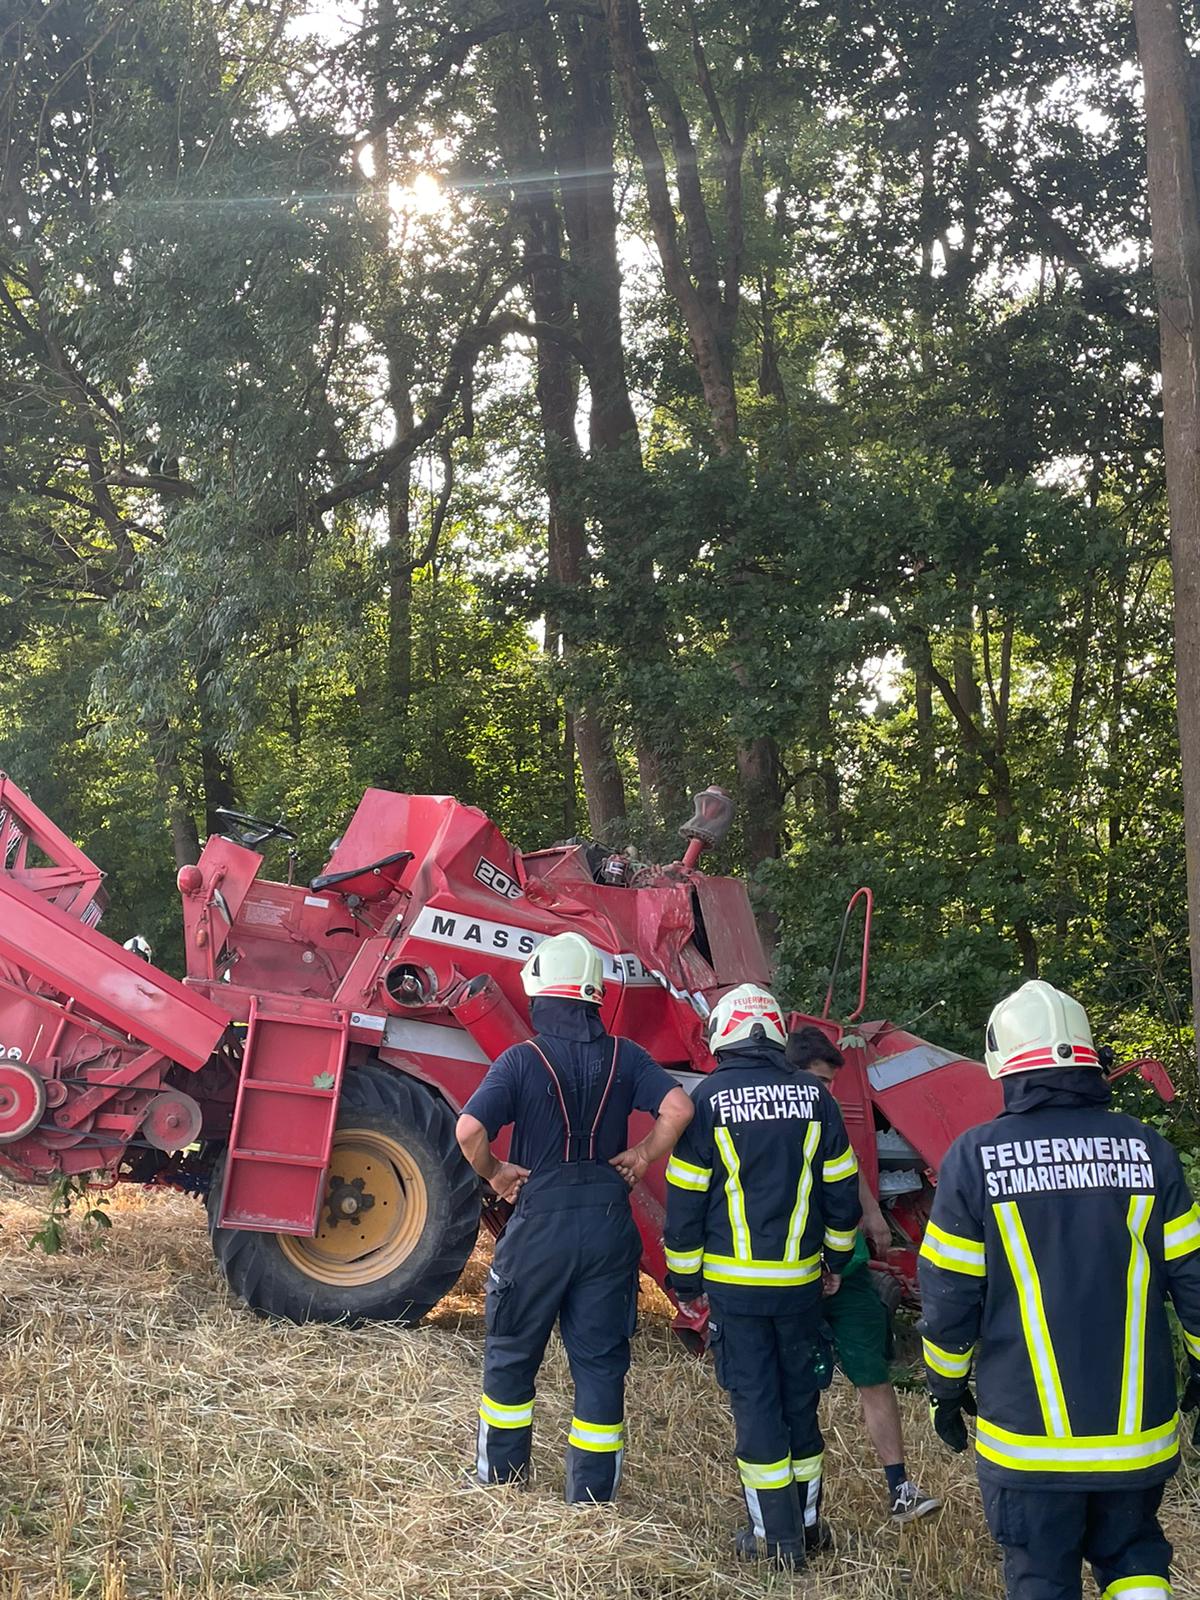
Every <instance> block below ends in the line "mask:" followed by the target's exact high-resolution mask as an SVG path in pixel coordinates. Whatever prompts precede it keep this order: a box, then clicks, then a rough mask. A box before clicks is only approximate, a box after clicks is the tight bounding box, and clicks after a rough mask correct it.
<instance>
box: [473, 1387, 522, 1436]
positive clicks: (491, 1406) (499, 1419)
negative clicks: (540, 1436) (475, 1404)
mask: <svg viewBox="0 0 1200 1600" xmlns="http://www.w3.org/2000/svg"><path fill="white" fill-rule="evenodd" d="M479 1415H480V1416H481V1417H482V1418H483V1420H484V1421H485V1422H486V1423H488V1424H489V1425H490V1426H491V1427H493V1428H528V1427H529V1426H530V1425H531V1424H532V1422H533V1401H532V1400H527V1401H525V1403H524V1404H523V1405H519V1406H502V1405H501V1404H500V1402H499V1401H498V1400H493V1399H492V1397H491V1395H487V1394H485V1395H481V1396H480V1397H479Z"/></svg>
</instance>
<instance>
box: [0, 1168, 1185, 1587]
mask: <svg viewBox="0 0 1200 1600" xmlns="http://www.w3.org/2000/svg"><path fill="white" fill-rule="evenodd" d="M112 1215H113V1228H112V1230H111V1234H109V1235H107V1236H106V1239H105V1243H104V1245H103V1247H102V1248H94V1247H92V1246H91V1245H89V1244H88V1243H87V1242H86V1238H85V1233H84V1230H82V1229H80V1228H79V1227H77V1226H75V1225H72V1227H71V1230H70V1244H69V1245H68V1249H67V1252H66V1253H64V1254H62V1255H59V1256H54V1257H47V1256H44V1255H42V1254H41V1253H40V1252H38V1251H32V1250H30V1249H29V1248H28V1247H27V1246H28V1240H29V1237H30V1235H31V1234H32V1233H33V1232H34V1230H35V1229H36V1227H37V1226H38V1224H39V1222H40V1220H41V1216H42V1203H41V1199H40V1197H39V1196H37V1195H36V1194H33V1193H32V1192H21V1191H17V1190H12V1189H7V1188H4V1187H2V1186H0V1307H2V1309H0V1600H83V1597H87V1600H134V1597H138V1600H142V1597H146V1600H150V1597H153V1600H160V1597H161V1600H184V1597H188V1600H241V1597H245V1596H251V1595H253V1596H258V1597H269V1600H290V1597H293V1596H302V1595H303V1596H307V1595H313V1596H329V1597H330V1600H560V1597H561V1600H584V1597H601V1596H604V1597H612V1600H625V1597H629V1600H633V1597H637V1600H652V1597H653V1600H675V1597H679V1600H682V1597H684V1596H688V1597H696V1600H703V1597H708V1596H712V1597H722V1600H723V1597H734V1596H748V1595H762V1594H777V1595H796V1596H799V1597H803V1600H817V1597H818V1596H819V1597H820V1600H885V1597H886V1600H891V1597H915V1600H928V1597H933V1596H945V1597H948V1600H949V1597H961V1600H996V1597H998V1596H999V1595H1000V1594H1001V1593H1002V1586H1001V1583H1000V1568H999V1560H998V1556H997V1553H996V1550H995V1548H994V1546H993V1545H992V1543H991V1541H990V1540H989V1539H988V1537H987V1534H986V1532H985V1530H984V1527H983V1522H982V1517H981V1514H980V1508H979V1495H978V1491H977V1489H976V1487H975V1483H974V1478H973V1474H972V1471H971V1467H970V1463H969V1461H967V1460H964V1459H955V1458H952V1457H950V1456H948V1455H947V1454H946V1453H945V1452H943V1451H942V1450H941V1448H940V1446H939V1445H938V1444H937V1442H936V1440H935V1439H933V1438H932V1436H931V1434H930V1431H929V1427H928V1423H927V1421H926V1419H925V1417H924V1414H923V1413H924V1407H923V1404H922V1402H921V1401H920V1399H919V1397H918V1396H916V1395H902V1396H901V1401H902V1406H903V1409H904V1412H905V1423H906V1428H907V1430H908V1436H909V1455H908V1459H909V1464H910V1468H911V1469H912V1472H913V1475H914V1476H916V1477H917V1478H919V1480H920V1482H921V1483H922V1485H923V1486H924V1487H926V1488H927V1489H929V1490H931V1491H932V1492H934V1493H936V1494H939V1495H943V1496H945V1497H946V1500H947V1506H946V1510H945V1511H944V1512H943V1513H942V1514H941V1516H940V1517H938V1518H936V1519H931V1520H929V1521H926V1522H922V1523H917V1524H913V1525H910V1526H909V1527H907V1528H903V1529H898V1528H893V1527H891V1526H890V1525H889V1524H888V1520H887V1515H886V1506H885V1502H884V1494H883V1477H882V1474H881V1473H880V1471H879V1469H878V1466H877V1465H876V1463H875V1461H874V1459H873V1457H872V1456H871V1453H870V1449H869V1446H868V1445H867V1443H866V1440H865V1437H864V1434H863V1430H862V1426H861V1422H860V1419H859V1414H858V1408H857V1403H856V1401H855V1398H854V1394H853V1391H852V1390H850V1389H849V1388H848V1387H847V1386H846V1385H845V1384H844V1382H843V1381H842V1380H840V1379H839V1380H837V1382H836V1383H835V1385H834V1388H833V1389H832V1390H831V1392H830V1394H829V1395H828V1396H827V1397H826V1399H825V1401H824V1403H823V1424H824V1427H825V1432H826V1440H827V1450H828V1454H827V1457H826V1461H827V1468H828V1477H827V1484H828V1487H827V1508H828V1511H829V1514H830V1517H831V1519H832V1521H833V1523H834V1527H835V1531H836V1534H837V1549H836V1551H835V1552H833V1553H832V1554H830V1555H828V1556H825V1557H823V1558H822V1559H821V1561H820V1564H819V1565H814V1566H813V1567H812V1568H810V1570H809V1571H808V1572H807V1573H806V1574H804V1575H803V1576H801V1577H798V1578H796V1579H791V1578H783V1577H778V1576H773V1575H771V1574H769V1573H767V1572H765V1571H763V1570H762V1569H760V1568H758V1567H756V1566H751V1567H745V1566H740V1565H739V1564H737V1563H736V1562H735V1561H734V1559H733V1557H732V1550H731V1540H732V1535H733V1532H734V1530H735V1529H736V1528H737V1527H738V1526H739V1525H740V1523H741V1522H742V1521H743V1520H744V1519H743V1516H742V1507H741V1503H740V1498H739V1495H738V1491H737V1482H736V1477H735V1473H734V1468H733V1464H732V1459H731V1457H732V1450H731V1443H732V1433H731V1428H730V1423H729V1418H728V1413H727V1411H726V1409H725V1405H724V1402H723V1400H722V1398H721V1395H720V1393H719V1391H718V1390H717V1388H716V1386H715V1384H714V1382H713V1377H712V1370H711V1367H710V1365H709V1364H708V1363H707V1362H703V1363H702V1362H697V1361H695V1360H693V1359H692V1358H691V1357H690V1356H688V1354H687V1353H686V1351H685V1350H684V1349H683V1348H682V1346H681V1345H679V1343H678V1342H677V1341H676V1340H675V1338H674V1336H673V1335H672V1334H671V1332H670V1329H669V1326H668V1320H667V1316H666V1303H665V1301H664V1300H663V1299H662V1297H661V1296H660V1295H659V1294H658V1293H657V1291H655V1290H653V1289H649V1290H647V1291H646V1293H645V1294H644V1296H643V1308H642V1318H641V1329H640V1332H639V1336H638V1338H637V1340H636V1341H635V1349H634V1362H633V1371H632V1373H631V1375H630V1382H629V1394H628V1416H629V1423H628V1435H629V1447H628V1451H627V1455H626V1468H625V1480H624V1483H623V1485H622V1490H621V1499H620V1503H619V1505H618V1506H616V1507H615V1508H609V1507H595V1508H588V1509H573V1508H569V1507H567V1506H564V1505H563V1504H562V1503H561V1500H560V1496H561V1493H562V1482H563V1468H562V1446H563V1442H564V1440H565V1435H566V1428H567V1424H568V1422H569V1420H570V1415H571V1393H570V1386H569V1382H568V1375H567V1369H566V1362H565V1360H564V1357H563V1352H562V1347H561V1345H560V1344H559V1343H558V1341H557V1339H555V1340H554V1341H552V1344H551V1349H550V1352H549V1355H548V1358H547V1362H546V1365H545V1367H544V1368H543V1372H542V1376H541V1379H540V1382H539V1386H538V1403H537V1421H536V1435H535V1445H534V1451H535V1465H536V1481H535V1483H534V1485H533V1487H532V1488H531V1489H530V1491H529V1492H528V1493H521V1492H519V1491H516V1490H508V1489H505V1490H483V1489H481V1488H479V1487H478V1486H476V1485H475V1484H474V1483H473V1481H472V1478H471V1476H470V1473H471V1462H472V1457H473V1444H474V1431H475V1408H476V1405H477V1403H478V1392H479V1368H480V1355H481V1350H482V1331H483V1330H482V1307H481V1289H482V1278H483V1275H484V1272H485V1271H486V1261H487V1247H486V1246H483V1245H481V1247H480V1249H479V1250H478V1251H477V1252H476V1255H475V1257H474V1258H473V1260H472V1262H471V1263H470V1265H469V1267H468V1269H467V1272H466V1274H465V1275H464V1277H463V1280H462V1282H461V1283H460V1285H459V1286H458V1288H457V1289H456V1290H455V1292H454V1293H453V1294H452V1295H451V1296H450V1297H449V1298H448V1299H447V1300H446V1301H444V1302H443V1303H442V1305H441V1306H439V1307H438V1309H437V1311H436V1312H435V1313H434V1315H433V1316H432V1317H431V1318H430V1320H429V1321H428V1322H427V1323H426V1324H425V1325H424V1326H422V1327H420V1328H415V1329H411V1330H404V1329H394V1328H386V1327H376V1328H371V1329H366V1330H362V1331H356V1332H349V1331H346V1330H343V1329H337V1328H318V1327H307V1328H293V1327H290V1326H283V1325H277V1324H272V1323H267V1322H262V1321H260V1320H258V1319H257V1318H255V1317H253V1316H252V1315H251V1314H250V1313H249V1312H246V1311H244V1310H242V1309H241V1308H240V1307H238V1306H236V1305H235V1304H233V1303H232V1302H231V1300H230V1298H229V1296H228V1294H227V1292H226V1290H225V1287H224V1284H223V1282H222V1280H221V1278H220V1276H219V1274H218V1273H217V1270H216V1268H215V1266H214V1265H213V1262H212V1258H211V1256H210V1254H209V1249H208V1243H207V1240H206V1237H205V1232H204V1223H203V1214H202V1211H201V1209H200V1207H199V1206H198V1205H197V1204H196V1202H195V1201H192V1200H189V1199H186V1198H184V1197H182V1196H178V1195H163V1194H150V1195H147V1194H143V1193H142V1192H140V1191H131V1192H129V1193H122V1194H121V1195H119V1196H118V1198H117V1200H116V1202H115V1204H114V1206H113V1208H112ZM1166 1520H1167V1525H1168V1532H1169V1533H1170V1535H1171V1538H1172V1539H1173V1541H1174V1543H1175V1545H1176V1549H1177V1562H1178V1565H1177V1573H1176V1594H1177V1595H1178V1596H1180V1597H1181V1600H1200V1531H1198V1530H1200V1477H1198V1475H1197V1473H1196V1470H1195V1461H1194V1458H1192V1460H1191V1461H1190V1463H1189V1466H1188V1469H1187V1470H1186V1471H1185V1472H1184V1473H1183V1474H1182V1475H1181V1476H1180V1477H1179V1478H1177V1479H1176V1480H1175V1482H1174V1483H1173V1485H1172V1486H1171V1489H1170V1491H1169V1495H1168V1503H1167V1513H1166Z"/></svg>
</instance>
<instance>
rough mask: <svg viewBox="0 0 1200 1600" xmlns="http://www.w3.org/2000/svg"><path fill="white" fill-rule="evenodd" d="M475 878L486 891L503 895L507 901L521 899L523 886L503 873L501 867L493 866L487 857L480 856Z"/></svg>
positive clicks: (476, 864)
mask: <svg viewBox="0 0 1200 1600" xmlns="http://www.w3.org/2000/svg"><path fill="white" fill-rule="evenodd" d="M475 876H476V878H477V879H478V880H479V882H480V883H481V884H482V885H483V887H484V888H485V889H490V890H491V891H492V893H493V894H498V895H501V896H502V897H503V898H504V899H505V900H519V899H520V898H521V885H520V884H519V883H518V882H517V881H516V879H515V878H510V877H509V875H508V873H507V872H501V870H500V868H499V867H495V866H493V865H492V863H491V862H490V861H489V860H488V858H487V857H486V856H480V858H479V860H478V861H477V862H476V863H475Z"/></svg>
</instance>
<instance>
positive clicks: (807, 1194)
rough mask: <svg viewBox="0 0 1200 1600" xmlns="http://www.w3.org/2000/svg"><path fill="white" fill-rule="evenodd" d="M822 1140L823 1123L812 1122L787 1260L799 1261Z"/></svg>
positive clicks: (790, 1225) (793, 1211)
mask: <svg viewBox="0 0 1200 1600" xmlns="http://www.w3.org/2000/svg"><path fill="white" fill-rule="evenodd" d="M820 1142H821V1124H820V1123H819V1122H810V1123H809V1125H808V1132H807V1133H806V1134H805V1135H804V1165H803V1167H801V1169H800V1181H799V1183H797V1185H796V1204H795V1205H794V1206H793V1207H792V1217H791V1221H790V1222H789V1223H788V1231H787V1244H786V1245H784V1247H783V1259H784V1260H785V1261H799V1259H800V1241H801V1239H802V1238H803V1237H804V1229H805V1226H806V1224H807V1222H808V1203H809V1200H810V1198H811V1196H812V1186H813V1169H812V1163H813V1157H814V1156H815V1155H816V1153H817V1146H818V1144H820Z"/></svg>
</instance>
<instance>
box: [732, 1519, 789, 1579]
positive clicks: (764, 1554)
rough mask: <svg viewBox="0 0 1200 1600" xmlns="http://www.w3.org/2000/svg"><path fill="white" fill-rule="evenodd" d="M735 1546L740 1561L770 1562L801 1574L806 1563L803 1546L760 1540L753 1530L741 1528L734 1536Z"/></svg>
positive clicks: (772, 1540)
mask: <svg viewBox="0 0 1200 1600" xmlns="http://www.w3.org/2000/svg"><path fill="white" fill-rule="evenodd" d="M733 1545H734V1549H735V1550H736V1551H737V1556H738V1560H739V1561H769V1562H770V1563H771V1565H772V1566H775V1567H783V1568H786V1569H787V1570H788V1571H791V1572H799V1571H800V1569H801V1568H802V1567H803V1566H804V1563H805V1557H804V1549H803V1546H802V1545H800V1544H799V1543H796V1544H792V1543H790V1542H789V1543H787V1544H780V1543H779V1542H778V1541H777V1540H774V1539H760V1538H758V1536H757V1535H756V1534H755V1532H754V1529H753V1528H739V1529H738V1531H737V1533H735V1534H734V1536H733Z"/></svg>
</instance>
